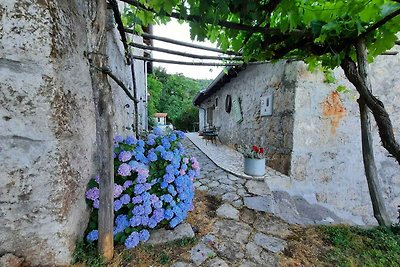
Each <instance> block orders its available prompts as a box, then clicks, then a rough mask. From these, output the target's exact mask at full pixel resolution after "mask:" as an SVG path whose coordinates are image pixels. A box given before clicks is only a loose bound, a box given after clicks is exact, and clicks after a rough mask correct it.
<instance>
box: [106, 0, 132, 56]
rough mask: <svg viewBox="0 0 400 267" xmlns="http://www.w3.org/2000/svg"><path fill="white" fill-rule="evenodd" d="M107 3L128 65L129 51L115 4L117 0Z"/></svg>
mask: <svg viewBox="0 0 400 267" xmlns="http://www.w3.org/2000/svg"><path fill="white" fill-rule="evenodd" d="M109 3H110V5H111V8H112V10H113V12H114V19H115V22H116V23H117V29H118V31H119V34H120V35H121V41H122V43H123V44H124V49H125V56H126V60H127V62H128V64H129V63H130V62H129V60H130V57H129V56H130V53H129V49H128V42H127V40H126V35H125V30H124V24H123V23H122V19H121V13H120V12H119V8H118V3H117V0H109Z"/></svg>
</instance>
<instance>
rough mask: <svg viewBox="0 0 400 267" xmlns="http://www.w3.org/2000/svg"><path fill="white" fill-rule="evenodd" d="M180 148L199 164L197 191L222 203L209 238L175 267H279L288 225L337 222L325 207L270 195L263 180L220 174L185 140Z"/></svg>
mask: <svg viewBox="0 0 400 267" xmlns="http://www.w3.org/2000/svg"><path fill="white" fill-rule="evenodd" d="M184 145H185V148H186V150H187V152H188V154H189V155H193V156H195V157H197V159H198V161H199V162H200V165H201V176H200V178H198V179H197V180H196V182H195V186H196V189H197V190H200V191H205V192H206V193H207V194H209V195H213V196H217V197H220V198H221V200H222V204H221V205H220V207H218V209H217V211H216V214H217V217H218V218H217V220H216V221H215V223H214V225H213V227H212V230H211V231H210V233H209V234H207V235H206V236H204V238H203V239H202V240H200V241H199V243H198V244H197V245H196V246H195V247H193V249H192V250H191V260H192V262H190V263H189V262H177V263H174V264H173V265H172V266H174V267H184V266H210V267H211V266H242V267H245V266H249V267H250V266H277V264H278V254H279V253H280V252H282V251H283V250H284V249H285V246H286V241H285V238H287V237H288V236H289V235H290V234H291V231H290V230H289V226H290V223H298V224H314V223H330V222H338V221H339V218H337V217H336V216H335V215H334V214H332V212H330V211H329V210H326V209H325V208H323V207H320V206H318V205H311V204H308V203H307V202H306V201H305V200H304V199H302V198H293V197H291V196H289V195H288V194H287V193H285V192H279V191H271V190H270V189H269V188H268V186H267V184H266V183H265V182H263V181H257V180H251V179H244V178H240V177H238V176H235V175H232V174H231V173H228V172H226V171H224V170H222V169H220V168H219V167H218V166H217V165H215V164H214V163H213V162H212V161H211V160H210V159H209V158H208V157H207V156H206V155H205V154H203V153H202V152H201V151H200V150H199V149H198V148H197V147H195V146H194V145H193V143H192V142H191V141H190V140H188V139H186V140H185V141H184ZM221 157H224V155H221Z"/></svg>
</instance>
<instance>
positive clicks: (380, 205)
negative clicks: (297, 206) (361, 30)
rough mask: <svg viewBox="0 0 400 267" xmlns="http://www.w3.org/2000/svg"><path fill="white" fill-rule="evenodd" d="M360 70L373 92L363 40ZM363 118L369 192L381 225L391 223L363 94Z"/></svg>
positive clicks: (361, 108) (360, 102)
mask: <svg viewBox="0 0 400 267" xmlns="http://www.w3.org/2000/svg"><path fill="white" fill-rule="evenodd" d="M356 52H357V61H358V72H359V75H360V76H361V79H363V81H364V83H365V85H366V86H367V87H368V90H369V91H370V92H371V82H370V79H369V76H368V62H367V49H366V47H365V43H364V41H363V40H360V41H358V42H357V44H356ZM358 105H359V108H360V120H361V140H362V153H363V161H364V170H365V176H366V178H367V183H368V189H369V194H370V197H371V201H372V207H373V210H374V216H375V218H376V220H377V221H378V223H379V225H387V226H388V225H390V219H389V216H388V214H387V211H386V208H385V202H384V199H383V196H382V192H383V191H382V189H381V186H380V184H379V177H378V171H377V169H376V165H375V158H374V151H373V143H372V135H371V126H370V122H369V114H368V113H369V110H368V107H367V105H366V104H365V100H364V98H363V97H362V96H360V98H359V99H358Z"/></svg>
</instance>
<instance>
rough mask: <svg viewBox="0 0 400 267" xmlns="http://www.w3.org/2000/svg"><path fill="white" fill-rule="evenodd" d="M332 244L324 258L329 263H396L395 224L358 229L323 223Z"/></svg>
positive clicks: (399, 234)
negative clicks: (392, 225)
mask: <svg viewBox="0 0 400 267" xmlns="http://www.w3.org/2000/svg"><path fill="white" fill-rule="evenodd" d="M322 230H323V232H324V234H325V236H326V240H327V242H328V243H329V244H330V245H331V246H332V248H331V250H330V252H329V253H328V255H326V261H328V262H329V263H330V264H332V266H371V267H372V266H378V267H379V266H382V267H386V266H399V265H400V231H399V227H391V228H388V227H376V228H371V229H361V228H358V227H349V226H323V227H322Z"/></svg>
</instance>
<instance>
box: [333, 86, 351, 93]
mask: <svg viewBox="0 0 400 267" xmlns="http://www.w3.org/2000/svg"><path fill="white" fill-rule="evenodd" d="M336 91H337V92H339V93H345V94H347V93H350V90H349V89H347V87H346V86H343V85H339V86H338V87H337V88H336Z"/></svg>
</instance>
